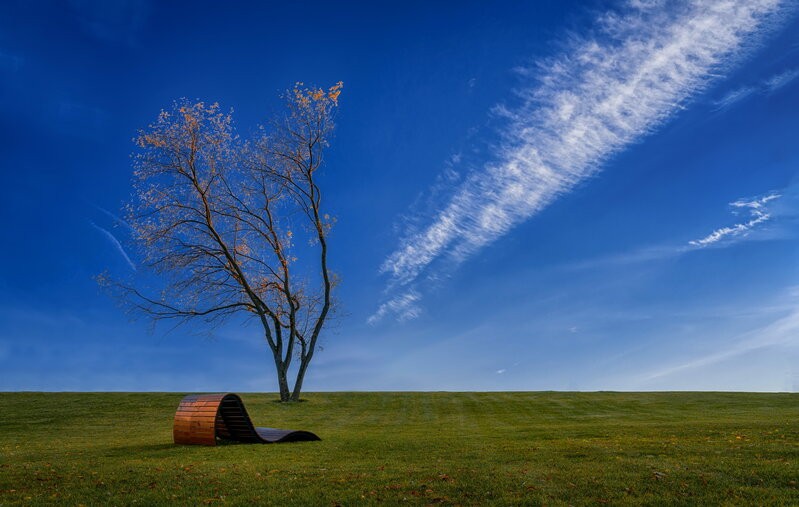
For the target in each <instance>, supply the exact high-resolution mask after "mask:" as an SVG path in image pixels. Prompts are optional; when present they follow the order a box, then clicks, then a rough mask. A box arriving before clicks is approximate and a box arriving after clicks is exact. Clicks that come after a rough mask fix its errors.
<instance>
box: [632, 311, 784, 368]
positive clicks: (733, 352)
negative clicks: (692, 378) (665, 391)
mask: <svg viewBox="0 0 799 507" xmlns="http://www.w3.org/2000/svg"><path fill="white" fill-rule="evenodd" d="M790 344H799V309H794V310H793V311H792V312H791V313H789V314H788V315H785V316H783V317H780V318H779V319H777V320H775V321H773V322H771V323H770V324H767V325H765V326H763V327H761V328H758V329H755V330H753V331H749V332H747V333H745V334H743V335H741V336H738V337H736V338H735V339H734V340H733V341H732V343H730V345H729V346H726V347H724V348H723V349H722V350H717V351H715V352H712V353H710V354H705V355H703V356H700V357H696V358H694V359H690V360H687V361H684V362H681V363H678V364H675V365H672V366H668V367H665V368H662V369H660V370H657V371H654V372H652V373H650V374H648V375H646V377H645V379H644V380H647V381H649V380H655V379H658V378H662V377H668V376H671V375H674V374H675V373H680V372H682V371H684V370H688V369H693V368H701V367H704V366H709V365H711V364H715V363H719V362H722V361H726V360H728V359H732V358H734V357H738V356H741V355H743V354H746V353H749V352H753V351H755V350H760V349H764V348H768V347H776V346H783V345H790Z"/></svg>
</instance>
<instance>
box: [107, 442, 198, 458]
mask: <svg viewBox="0 0 799 507" xmlns="http://www.w3.org/2000/svg"><path fill="white" fill-rule="evenodd" d="M183 447H184V446H178V445H175V444H173V443H172V442H168V443H167V442H165V443H162V444H141V445H120V446H115V447H111V448H109V449H108V450H107V451H106V456H110V457H120V458H130V457H131V456H137V457H147V458H156V457H167V456H170V455H173V454H174V451H175V450H179V449H181V448H183Z"/></svg>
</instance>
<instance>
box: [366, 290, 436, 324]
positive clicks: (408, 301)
mask: <svg viewBox="0 0 799 507" xmlns="http://www.w3.org/2000/svg"><path fill="white" fill-rule="evenodd" d="M420 299H421V295H420V294H419V293H418V292H417V291H415V290H413V289H411V290H409V291H407V292H403V293H402V294H399V295H396V296H394V297H392V298H391V299H389V300H388V301H386V302H385V303H383V304H382V305H380V306H379V307H378V309H377V311H376V312H375V313H374V314H372V315H371V316H370V317H369V318H368V319H367V320H366V322H367V323H368V324H370V325H373V324H376V323H378V322H380V320H381V319H382V318H383V317H385V316H386V315H389V314H391V315H394V316H396V319H397V320H398V321H399V322H404V321H406V320H410V319H415V318H416V317H418V316H419V315H420V314H421V312H422V309H421V307H419V305H418V302H419V300H420Z"/></svg>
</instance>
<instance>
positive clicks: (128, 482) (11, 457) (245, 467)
mask: <svg viewBox="0 0 799 507" xmlns="http://www.w3.org/2000/svg"><path fill="white" fill-rule="evenodd" d="M180 398H181V395H180V394H145V393H131V394H128V393H113V394H105V393H102V394H101V393H97V394H94V393H74V394H73V393H58V394H41V393H0V504H2V505H7V504H17V503H22V504H43V503H46V504H55V503H57V504H73V505H75V504H86V505H100V504H132V503H137V504H145V505H152V504H168V503H178V504H184V505H185V504H198V503H200V504H201V503H207V504H221V503H226V504H240V505H245V504H253V503H259V504H271V505H281V506H282V505H337V504H340V505H362V504H375V503H386V504H397V503H402V502H407V503H409V504H417V505H427V504H445V505H446V504H464V505H481V504H500V505H503V504H504V505H511V504H514V505H515V504H528V505H539V504H547V505H558V504H564V505H565V504H573V505H584V504H592V505H593V504H612V505H626V504H649V505H687V504H706V505H718V504H740V505H799V485H797V481H799V395H796V394H737V393H549V392H547V393H324V394H321V393H320V394H313V393H312V394H308V395H307V397H306V398H307V400H308V401H307V402H306V403H300V404H290V405H285V404H280V403H274V402H273V401H272V400H273V399H274V395H269V394H246V395H244V396H243V399H244V401H245V403H246V405H247V408H248V410H249V412H250V415H251V416H252V418H253V420H254V422H255V423H256V425H261V426H274V427H284V428H293V429H307V430H311V431H314V432H316V433H317V434H319V436H321V437H322V439H323V440H322V441H321V442H304V443H296V444H279V445H222V446H217V447H198V446H180V447H179V446H175V445H173V444H172V434H171V431H172V416H173V413H174V410H175V408H176V406H177V404H178V402H179V400H180Z"/></svg>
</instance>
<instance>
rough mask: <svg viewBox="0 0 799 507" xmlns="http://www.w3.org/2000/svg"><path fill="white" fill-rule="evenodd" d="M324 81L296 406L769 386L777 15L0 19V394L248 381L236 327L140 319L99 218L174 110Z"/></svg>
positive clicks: (778, 212)
mask: <svg viewBox="0 0 799 507" xmlns="http://www.w3.org/2000/svg"><path fill="white" fill-rule="evenodd" d="M339 80H341V81H343V82H344V87H345V88H344V93H343V94H342V97H341V101H340V103H341V111H340V114H339V118H338V130H337V135H336V139H335V142H334V145H333V147H332V149H331V153H330V157H329V159H328V165H327V167H326V169H325V172H324V175H323V178H324V181H323V185H324V188H325V191H326V199H327V204H328V206H329V208H330V209H331V210H332V211H333V212H334V214H335V215H336V216H337V218H338V224H337V226H336V229H335V231H334V233H333V236H332V239H331V257H332V265H333V267H334V269H335V271H336V272H337V273H338V274H339V275H340V276H341V277H342V280H343V283H342V286H341V289H340V293H339V298H340V300H341V303H342V312H341V313H340V315H339V317H338V319H337V320H336V322H335V323H333V325H331V326H330V327H329V329H328V330H327V331H326V333H325V335H324V337H323V339H322V345H323V350H322V351H321V352H320V353H318V354H317V355H316V356H315V358H314V363H313V364H312V366H311V369H310V371H309V374H308V376H307V378H306V382H305V388H306V390H310V391H314V390H372V389H374V390H541V389H569V390H598V389H612V390H664V389H667V390H672V389H674V390H678V389H679V390H682V389H689V390H705V389H710V390H756V391H799V269H797V267H799V264H797V254H799V248H798V247H799V242H798V241H797V240H798V239H799V238H797V235H796V230H797V229H796V227H797V218H799V207H798V206H799V182H797V178H796V177H797V174H798V173H799V142H798V141H797V132H799V114H797V111H799V18H797V5H796V3H795V2H789V1H780V0H756V1H755V0H746V1H744V0H740V1H726V2H720V1H719V2H714V1H706V2H698V3H697V4H694V3H691V2H667V1H663V2H661V1H655V0H653V1H644V0H635V1H633V0H631V1H628V2H621V1H619V2H599V1H595V2H565V1H541V2H499V3H496V2H492V3H490V4H489V3H486V2H459V3H458V7H457V9H454V8H453V7H452V4H451V3H447V2H441V3H439V4H435V3H431V2H405V3H403V4H401V5H400V4H398V5H396V6H393V5H388V4H384V3H380V2H378V3H372V4H366V3H355V2H354V3H343V4H341V3H337V4H330V3H306V4H302V5H300V4H299V3H290V4H289V5H277V4H275V5H268V4H264V3H252V4H251V5H247V4H246V3H236V4H231V5H225V6H224V8H222V7H220V6H219V5H218V4H215V3H202V2H191V3H185V4H183V5H180V4H178V3H163V2H160V3H159V2H147V1H144V0H141V1H124V2H100V1H96V2H95V1H69V2H52V3H51V2H13V1H12V2H4V3H2V5H0V170H2V177H3V185H2V186H0V217H2V221H3V226H4V234H3V238H4V239H3V244H2V245H3V248H2V249H0V389H3V390H21V389H24V390H169V391H220V390H231V391H267V390H274V389H275V381H274V378H273V377H274V374H273V371H272V368H273V365H272V364H271V358H270V356H269V351H268V348H267V346H266V344H265V343H263V338H262V337H261V335H260V333H259V332H258V329H257V327H256V326H247V325H241V324H238V323H235V322H234V323H230V324H229V325H226V326H225V327H222V328H219V329H216V330H215V331H214V333H213V335H209V334H208V333H207V332H206V330H205V329H203V328H202V326H201V325H197V326H188V327H179V328H176V329H172V328H171V326H168V325H166V326H164V325H159V326H157V327H155V329H153V328H152V326H150V325H149V323H148V322H147V321H146V320H143V319H139V320H135V321H131V320H130V319H129V317H128V316H127V315H126V314H125V313H124V312H123V311H122V310H121V309H120V308H119V307H118V306H117V305H116V304H115V302H114V301H113V300H112V299H111V298H109V296H108V295H106V294H104V293H103V292H102V291H100V290H99V289H98V287H97V286H96V284H95V282H94V281H93V279H92V277H93V276H94V275H96V274H97V273H100V272H102V271H103V270H106V269H107V270H109V271H111V272H112V273H117V274H120V275H129V274H133V273H134V272H135V273H136V274H137V275H139V276H147V275H146V273H141V266H140V263H139V260H138V259H137V258H136V257H135V255H133V254H132V252H131V251H130V249H129V247H128V246H127V245H128V240H129V238H128V236H127V234H128V231H127V229H126V227H125V226H124V224H123V223H120V222H119V221H117V220H116V219H115V218H114V216H115V215H117V214H120V213H121V212H120V209H121V207H122V205H123V203H124V202H125V201H126V200H128V199H129V197H130V193H131V176H132V174H131V173H132V168H131V160H130V154H131V153H132V152H133V150H134V146H133V143H132V142H131V139H132V138H133V137H134V136H135V135H136V132H137V130H138V129H140V128H143V127H145V126H146V125H147V124H148V123H150V122H152V121H153V120H154V119H155V118H156V116H157V114H158V112H159V111H160V109H162V108H167V107H169V105H170V104H171V103H172V101H173V100H175V99H178V98H180V97H188V98H191V99H194V98H198V99H202V100H206V101H218V102H219V103H220V104H221V105H222V106H223V107H225V108H228V107H232V108H234V109H235V117H236V122H237V127H238V129H239V130H240V132H243V133H247V132H251V131H252V130H254V129H255V128H256V126H257V125H258V123H259V122H263V121H264V120H265V119H266V118H268V117H269V115H270V114H271V112H274V111H276V110H279V108H280V101H279V95H280V93H281V91H282V90H285V89H287V88H289V87H291V86H292V85H293V83H294V82H295V81H303V82H305V83H308V84H316V85H319V86H325V87H326V86H330V85H332V84H333V83H335V82H337V81H339Z"/></svg>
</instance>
